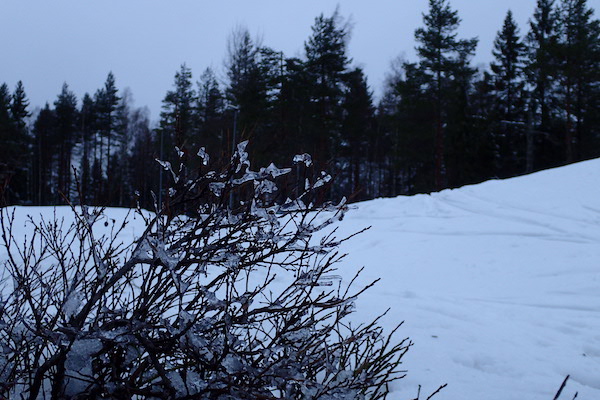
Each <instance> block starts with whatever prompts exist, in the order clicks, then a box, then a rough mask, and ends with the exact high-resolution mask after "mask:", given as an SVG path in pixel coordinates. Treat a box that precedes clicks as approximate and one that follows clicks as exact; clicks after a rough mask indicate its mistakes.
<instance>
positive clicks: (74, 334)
mask: <svg viewBox="0 0 600 400" xmlns="http://www.w3.org/2000/svg"><path fill="white" fill-rule="evenodd" d="M198 156H199V157H201V158H202V160H201V161H204V162H201V163H200V164H204V165H206V161H207V159H206V158H207V155H206V154H205V153H204V152H203V151H201V152H199V154H198ZM295 161H296V162H299V163H300V162H301V163H305V164H307V163H309V162H310V160H309V159H308V158H307V157H306V156H302V157H297V158H296V160H295ZM162 166H163V167H164V168H165V169H166V170H167V171H169V172H170V173H172V180H173V188H172V189H171V190H170V191H169V196H168V201H166V202H165V207H163V208H162V211H161V212H158V213H153V214H150V213H148V212H143V211H142V210H138V211H137V212H138V213H139V216H140V217H142V218H144V221H145V224H144V226H145V229H144V230H143V232H138V233H137V237H136V238H135V239H133V238H132V240H131V242H130V243H128V242H122V240H123V237H125V236H126V235H123V232H124V230H125V227H126V226H127V222H123V224H116V225H115V226H114V227H112V229H107V228H105V227H104V226H103V225H105V224H104V222H102V221H105V219H103V215H104V213H105V210H103V209H99V208H92V207H86V206H77V207H76V206H73V207H72V211H73V215H74V222H73V223H72V224H69V223H66V222H64V221H59V220H57V219H55V218H52V217H50V218H45V219H42V220H41V221H33V220H32V221H31V226H32V229H31V231H30V234H29V236H28V239H27V240H25V241H24V242H18V243H17V242H15V237H16V235H15V234H14V231H13V226H14V217H13V216H12V215H14V214H11V209H9V208H7V209H4V210H2V218H1V227H2V232H1V233H2V238H3V239H4V244H5V248H6V250H5V251H6V253H7V256H6V259H4V260H2V267H1V268H2V269H3V270H4V275H3V277H4V279H3V288H2V302H1V304H0V306H1V307H0V343H1V349H0V397H9V398H29V399H41V398H55V399H58V398H72V399H83V398H86V399H87V398H115V399H130V398H156V399H192V398H194V399H232V400H233V399H363V398H368V399H379V398H385V397H386V395H387V393H388V383H389V382H391V381H393V380H396V379H400V378H402V377H403V372H402V371H401V370H399V364H400V360H401V358H402V356H403V355H404V353H405V352H406V350H407V349H408V347H409V346H410V343H409V342H408V341H407V340H400V341H398V340H396V338H395V337H394V338H393V337H392V333H391V332H387V333H384V332H383V330H382V329H381V328H380V327H379V326H378V324H377V320H375V321H372V322H369V323H364V324H362V325H352V324H349V323H347V316H348V314H350V313H351V312H352V310H353V307H354V300H355V299H356V297H357V296H358V295H359V294H360V293H361V292H362V291H363V290H364V289H365V288H358V289H354V288H352V287H351V285H350V283H351V282H352V279H351V278H352V276H350V277H344V279H342V278H341V276H339V275H335V274H334V273H333V272H334V270H335V268H334V267H335V266H336V264H337V263H338V262H339V261H340V260H341V259H342V256H341V255H339V254H338V253H337V252H336V248H337V246H338V244H339V243H340V240H338V239H336V238H335V237H334V235H333V233H331V231H330V232H329V233H324V229H325V228H327V227H329V226H330V225H331V224H332V222H334V221H335V220H338V219H341V218H342V216H343V214H344V210H345V207H346V205H345V204H344V202H342V203H340V204H338V205H332V204H325V205H321V206H318V207H317V206H313V205H312V204H310V199H312V198H314V191H315V190H319V189H318V188H319V187H321V186H322V185H323V184H324V183H325V182H326V181H328V179H329V178H328V176H326V175H323V176H321V178H319V179H318V180H316V181H314V182H310V181H307V182H306V184H305V185H304V188H303V189H304V192H302V193H299V195H298V197H297V198H294V199H293V200H292V199H287V200H284V201H282V200H281V199H280V200H278V201H275V200H274V199H276V196H275V195H274V194H275V193H276V192H277V181H278V179H280V177H281V176H283V175H285V174H287V173H288V172H289V170H288V169H279V168H277V167H275V166H273V165H270V166H269V167H267V168H261V169H260V170H259V171H252V170H251V169H250V163H249V161H248V159H247V156H246V153H245V144H244V143H243V144H241V145H239V146H238V151H237V152H236V154H235V155H234V157H233V158H232V161H231V165H230V166H229V168H227V169H226V170H223V171H207V172H205V173H202V174H197V175H198V176H197V177H196V178H190V177H191V176H192V175H193V174H192V172H190V171H186V170H185V168H176V170H175V171H174V170H173V167H172V166H171V165H170V164H168V163H165V162H163V163H162ZM202 168H207V167H204V166H203V167H202ZM102 232H109V233H104V234H103V233H102ZM342 240H345V239H342ZM339 273H340V272H338V274H339ZM342 273H343V270H342Z"/></svg>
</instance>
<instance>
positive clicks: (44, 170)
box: [32, 103, 60, 205]
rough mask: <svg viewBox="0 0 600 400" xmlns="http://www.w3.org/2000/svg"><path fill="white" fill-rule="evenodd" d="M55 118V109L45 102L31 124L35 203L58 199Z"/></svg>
mask: <svg viewBox="0 0 600 400" xmlns="http://www.w3.org/2000/svg"><path fill="white" fill-rule="evenodd" d="M57 125H58V124H57V118H56V112H55V110H53V109H51V108H50V105H49V104H48V103H46V105H45V107H44V108H42V110H41V111H40V112H39V114H38V115H37V118H36V120H35V122H34V124H33V168H32V169H33V188H34V193H33V196H34V197H33V200H34V202H35V204H37V205H51V204H57V203H58V201H59V198H58V192H57V189H58V188H59V186H60V185H58V182H57V177H59V176H60V175H59V171H58V165H59V162H60V157H58V156H57V154H56V153H57V151H56V148H57V147H58V146H60V142H59V141H58V140H57V138H58V135H57Z"/></svg>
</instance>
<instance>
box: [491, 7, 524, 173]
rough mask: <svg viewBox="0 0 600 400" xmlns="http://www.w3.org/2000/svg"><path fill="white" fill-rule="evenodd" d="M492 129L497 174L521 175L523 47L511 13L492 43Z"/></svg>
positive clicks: (522, 146)
mask: <svg viewBox="0 0 600 400" xmlns="http://www.w3.org/2000/svg"><path fill="white" fill-rule="evenodd" d="M492 53H493V55H494V61H493V62H492V63H491V69H492V72H493V73H494V76H493V78H494V86H495V88H494V89H495V90H494V95H495V103H496V106H495V110H494V111H495V120H496V124H495V128H494V131H495V132H494V139H495V144H496V148H497V154H496V163H497V167H498V169H497V173H498V175H500V176H514V175H516V174H518V173H521V172H524V165H520V164H523V161H524V160H525V144H524V141H523V140H522V139H523V138H524V136H525V119H526V112H525V94H524V86H525V82H524V79H523V70H524V66H525V58H524V57H525V45H524V44H523V43H522V42H521V38H520V36H519V28H518V27H517V24H516V22H515V20H514V19H513V16H512V12H511V11H510V10H509V11H508V12H507V13H506V18H505V19H504V24H503V26H502V29H501V30H500V31H499V32H498V34H497V36H496V39H495V40H494V49H493V51H492Z"/></svg>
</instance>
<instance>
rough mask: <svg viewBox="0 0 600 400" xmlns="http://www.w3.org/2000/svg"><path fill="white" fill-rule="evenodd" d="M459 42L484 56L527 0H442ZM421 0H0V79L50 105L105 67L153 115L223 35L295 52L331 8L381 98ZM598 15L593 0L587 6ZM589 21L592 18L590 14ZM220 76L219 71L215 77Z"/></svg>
mask: <svg viewBox="0 0 600 400" xmlns="http://www.w3.org/2000/svg"><path fill="white" fill-rule="evenodd" d="M450 3H451V5H452V7H453V8H455V9H457V10H458V12H459V15H460V17H461V18H462V24H461V28H460V33H459V35H460V36H461V37H473V36H478V37H479V46H478V49H477V56H476V58H475V64H479V63H488V62H489V61H490V60H491V48H492V42H493V40H494V37H495V35H496V32H497V31H498V30H499V29H500V27H501V26H502V21H503V19H504V17H505V15H506V11H507V10H508V9H511V10H512V11H513V14H514V16H515V19H516V20H517V22H518V24H519V26H520V28H521V33H524V32H526V30H527V25H526V23H527V20H528V19H529V18H530V17H531V14H532V12H533V9H534V8H535V0H451V1H450ZM427 4H428V1H427V0H368V1H367V0H296V1H293V2H292V1H288V0H252V1H250V0H221V1H215V0H212V1H204V0H170V1H167V0H102V1H88V0H53V1H48V0H0V82H6V83H7V84H8V85H9V86H10V88H11V90H13V89H14V86H15V85H16V82H17V81H18V80H22V81H23V83H24V85H25V89H26V92H27V95H28V97H29V99H30V101H31V105H32V106H43V104H44V103H45V102H46V101H48V102H53V101H54V99H55V98H56V96H57V94H58V93H59V91H60V88H61V86H62V84H63V82H65V81H66V82H67V83H68V84H69V86H70V88H71V90H73V91H74V92H75V93H76V94H77V96H78V98H81V96H82V95H83V94H84V93H85V92H89V93H90V94H93V93H94V92H95V91H96V90H97V89H98V88H100V87H101V86H102V84H103V83H104V81H105V79H106V75H107V74H108V72H109V71H113V73H114V74H115V77H116V80H117V86H118V87H119V88H120V89H124V88H126V87H129V88H130V89H131V90H132V92H133V97H134V99H135V105H136V106H143V105H147V106H148V107H149V108H150V110H151V113H152V118H153V119H157V118H158V113H159V111H160V104H161V100H162V98H163V97H164V95H165V93H166V91H167V90H168V89H169V88H170V87H171V85H172V82H173V76H174V74H175V72H176V70H177V69H178V68H179V66H180V65H181V64H182V63H184V62H185V63H186V64H187V65H188V66H189V67H190V68H192V72H193V75H194V80H196V78H198V76H199V75H200V74H201V73H202V71H203V70H204V69H205V68H206V67H208V66H211V67H213V68H214V69H215V70H217V72H219V73H221V72H222V66H223V60H224V57H225V53H226V43H227V37H228V36H229V34H230V32H231V31H232V30H233V28H234V27H235V26H236V25H243V26H246V27H247V28H248V29H249V30H250V32H251V33H252V34H254V35H259V36H260V37H262V39H263V44H265V45H267V46H270V47H272V48H274V49H275V50H281V51H283V52H284V53H285V54H286V56H294V55H298V56H300V55H301V54H302V50H303V44H304V41H305V40H306V39H307V38H308V37H309V35H310V27H311V25H312V24H313V22H314V18H315V17H316V16H317V15H319V14H320V13H321V12H323V13H325V14H326V15H330V14H331V13H332V12H333V11H334V10H335V7H336V5H339V7H340V11H341V14H342V16H344V17H346V18H350V20H351V21H352V22H353V26H354V28H353V32H352V38H351V40H350V44H349V55H350V56H351V57H352V58H353V60H354V64H355V65H359V66H361V67H363V68H364V70H365V72H366V74H367V76H368V78H369V83H370V85H371V87H372V89H373V90H374V91H375V93H376V94H378V93H380V92H381V87H382V84H383V81H384V77H385V74H386V73H387V72H388V71H389V69H390V62H391V60H392V59H394V58H396V57H397V56H399V55H403V56H404V57H406V58H407V59H413V60H414V59H415V52H414V46H415V44H414V39H413V38H414V30H415V29H416V28H417V27H419V26H421V25H422V13H423V12H425V11H426V10H427ZM588 4H589V5H590V6H591V7H592V8H594V9H596V10H598V9H599V8H600V0H588ZM595 16H596V17H598V15H597V14H596V15H595ZM221 75H222V73H221Z"/></svg>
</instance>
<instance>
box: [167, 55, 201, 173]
mask: <svg viewBox="0 0 600 400" xmlns="http://www.w3.org/2000/svg"><path fill="white" fill-rule="evenodd" d="M173 86H174V89H173V90H169V91H168V92H167V94H166V95H165V98H164V99H163V106H162V108H163V111H162V112H161V114H160V117H161V119H160V134H161V135H163V145H164V147H163V151H164V158H165V159H166V160H169V161H171V162H174V161H175V160H177V159H178V157H177V156H176V154H175V153H174V152H175V146H177V147H178V148H179V149H180V150H181V151H184V152H185V151H188V150H190V151H191V148H192V146H193V145H194V143H193V136H194V132H195V125H196V113H195V110H194V104H195V98H196V93H195V91H194V89H193V84H192V71H191V70H190V69H189V68H188V67H187V66H186V65H185V64H182V65H181V67H180V69H179V71H177V72H176V73H175V81H174V84H173Z"/></svg>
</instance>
